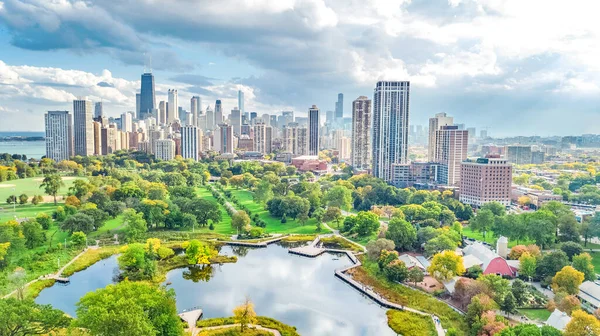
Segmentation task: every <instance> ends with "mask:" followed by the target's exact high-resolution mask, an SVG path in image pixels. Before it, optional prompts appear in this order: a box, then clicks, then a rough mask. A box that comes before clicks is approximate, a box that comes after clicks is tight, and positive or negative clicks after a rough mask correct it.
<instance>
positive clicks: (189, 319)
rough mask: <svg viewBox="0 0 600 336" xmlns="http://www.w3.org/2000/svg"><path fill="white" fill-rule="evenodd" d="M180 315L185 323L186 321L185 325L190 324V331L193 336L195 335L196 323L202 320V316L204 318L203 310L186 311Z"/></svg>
mask: <svg viewBox="0 0 600 336" xmlns="http://www.w3.org/2000/svg"><path fill="white" fill-rule="evenodd" d="M178 315H179V317H180V318H181V319H182V320H183V321H185V323H187V324H188V329H189V330H190V332H191V333H192V335H194V334H195V331H196V323H197V322H198V319H200V316H202V309H193V310H189V311H184V312H183V313H180V314H178Z"/></svg>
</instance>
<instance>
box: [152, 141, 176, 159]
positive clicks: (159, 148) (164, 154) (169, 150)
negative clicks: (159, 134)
mask: <svg viewBox="0 0 600 336" xmlns="http://www.w3.org/2000/svg"><path fill="white" fill-rule="evenodd" d="M155 146H156V148H155V153H154V156H155V157H156V158H157V159H159V160H163V161H169V160H173V159H174V158H175V141H173V140H172V139H162V140H157V141H156V144H155Z"/></svg>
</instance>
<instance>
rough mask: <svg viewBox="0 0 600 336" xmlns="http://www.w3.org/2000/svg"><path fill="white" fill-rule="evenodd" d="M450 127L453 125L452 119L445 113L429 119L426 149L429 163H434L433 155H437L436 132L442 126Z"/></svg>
mask: <svg viewBox="0 0 600 336" xmlns="http://www.w3.org/2000/svg"><path fill="white" fill-rule="evenodd" d="M452 125H454V118H452V117H448V116H447V115H446V113H437V114H436V115H435V116H434V117H433V118H429V146H428V147H427V152H428V156H427V157H428V158H429V161H435V155H436V153H437V148H436V146H437V138H436V136H437V131H438V130H439V129H440V128H441V127H442V126H452ZM457 129H458V126H457Z"/></svg>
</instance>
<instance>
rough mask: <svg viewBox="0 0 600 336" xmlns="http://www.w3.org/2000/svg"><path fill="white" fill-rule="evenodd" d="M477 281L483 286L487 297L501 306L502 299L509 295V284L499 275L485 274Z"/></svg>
mask: <svg viewBox="0 0 600 336" xmlns="http://www.w3.org/2000/svg"><path fill="white" fill-rule="evenodd" d="M477 281H479V282H481V283H482V284H484V285H485V287H486V288H487V291H486V292H487V293H488V295H489V296H490V297H491V298H492V299H494V301H496V302H497V303H499V304H501V303H502V301H503V300H504V297H505V296H506V295H507V294H508V293H510V282H509V281H508V280H506V279H504V278H502V277H501V276H500V275H497V274H485V275H482V276H480V277H479V279H477Z"/></svg>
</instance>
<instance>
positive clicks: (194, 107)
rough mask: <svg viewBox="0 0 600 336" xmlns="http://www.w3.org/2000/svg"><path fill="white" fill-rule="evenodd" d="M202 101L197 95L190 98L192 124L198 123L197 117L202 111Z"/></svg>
mask: <svg viewBox="0 0 600 336" xmlns="http://www.w3.org/2000/svg"><path fill="white" fill-rule="evenodd" d="M201 105H202V101H201V99H200V97H199V96H193V97H192V99H190V111H191V113H192V118H193V120H192V124H193V125H195V126H199V124H198V117H199V116H200V113H201V111H202V107H201Z"/></svg>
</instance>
